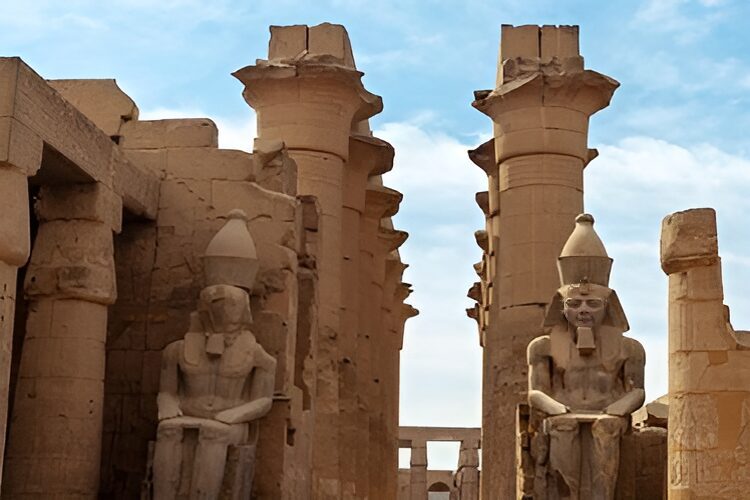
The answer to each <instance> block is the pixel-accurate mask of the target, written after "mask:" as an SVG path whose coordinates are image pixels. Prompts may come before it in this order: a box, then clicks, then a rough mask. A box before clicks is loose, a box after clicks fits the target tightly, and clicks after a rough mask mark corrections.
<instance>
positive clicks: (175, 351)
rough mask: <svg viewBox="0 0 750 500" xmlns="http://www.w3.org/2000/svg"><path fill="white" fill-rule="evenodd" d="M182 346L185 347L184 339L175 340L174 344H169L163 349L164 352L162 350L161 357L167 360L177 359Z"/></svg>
mask: <svg viewBox="0 0 750 500" xmlns="http://www.w3.org/2000/svg"><path fill="white" fill-rule="evenodd" d="M184 345H185V340H184V339H179V340H175V341H174V342H170V343H169V344H167V345H166V346H165V347H164V350H162V356H164V357H167V358H172V357H179V355H180V353H181V352H182V348H183V346H184Z"/></svg>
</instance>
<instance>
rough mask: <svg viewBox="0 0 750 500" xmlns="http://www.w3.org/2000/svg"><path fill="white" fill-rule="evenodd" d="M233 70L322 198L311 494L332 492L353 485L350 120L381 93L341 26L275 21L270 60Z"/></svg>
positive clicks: (302, 185) (270, 134) (374, 107)
mask: <svg viewBox="0 0 750 500" xmlns="http://www.w3.org/2000/svg"><path fill="white" fill-rule="evenodd" d="M234 76H236V77H237V78H238V79H239V80H240V81H241V82H242V83H243V84H244V85H245V90H244V92H243V96H244V97H245V100H246V101H247V102H248V104H250V106H252V107H253V108H254V109H255V110H256V113H257V118H258V137H259V138H260V139H278V140H282V141H284V143H285V144H286V146H287V149H288V151H289V155H290V156H291V157H292V158H293V159H294V160H295V161H296V163H297V166H298V178H297V187H298V189H297V192H298V194H299V195H314V196H316V197H317V199H318V203H319V205H320V210H321V217H320V223H319V224H320V225H319V234H320V253H319V257H320V258H319V260H318V271H319V277H320V278H319V290H320V295H319V297H320V305H319V311H320V312H319V328H318V334H319V337H318V339H317V343H316V346H317V347H316V348H317V352H316V354H315V357H316V363H317V383H316V394H315V395H314V396H313V397H314V400H315V401H314V406H315V417H314V418H315V421H314V425H313V428H314V431H313V452H312V453H313V497H315V498H339V497H340V496H341V495H344V494H352V493H353V492H354V488H355V485H354V484H353V482H352V479H353V478H352V477H351V475H349V474H345V475H346V476H347V477H346V479H345V480H344V481H343V483H342V470H346V469H347V468H348V467H349V464H346V463H342V459H341V450H342V447H343V446H344V443H341V442H340V429H342V427H341V424H342V421H341V417H340V415H341V411H342V407H341V399H340V398H341V396H340V389H341V379H340V377H341V370H340V366H341V364H342V363H344V362H345V360H344V359H343V358H344V356H342V351H341V344H342V338H343V337H344V336H346V335H355V334H356V332H345V331H344V330H343V329H342V324H341V317H342V315H341V311H342V307H343V306H344V299H343V295H342V282H343V279H345V276H344V274H343V271H344V264H343V258H344V250H343V243H344V237H343V236H342V228H343V225H344V220H343V219H344V213H343V212H344V172H345V164H346V162H347V160H348V159H349V137H350V132H351V128H352V123H357V122H360V121H362V120H365V119H367V118H369V117H370V116H373V115H374V114H376V113H378V112H380V110H381V109H382V102H381V100H380V98H379V97H378V96H375V95H373V94H371V93H370V92H368V91H367V90H365V88H364V86H363V85H362V82H361V76H362V73H360V72H359V71H357V70H356V68H355V65H354V58H353V56H352V50H351V44H350V42H349V37H348V35H347V33H346V30H345V29H344V27H343V26H340V25H332V24H327V23H326V24H321V25H318V26H312V27H309V28H308V27H307V26H272V27H271V42H270V45H269V55H268V60H265V61H264V60H259V61H258V62H257V64H256V65H253V66H247V67H245V68H242V69H240V70H239V71H237V72H235V73H234ZM343 343H344V344H347V342H343ZM344 392H345V393H346V390H345V391H344ZM344 410H345V411H346V410H347V408H345V409H344ZM344 483H345V484H344Z"/></svg>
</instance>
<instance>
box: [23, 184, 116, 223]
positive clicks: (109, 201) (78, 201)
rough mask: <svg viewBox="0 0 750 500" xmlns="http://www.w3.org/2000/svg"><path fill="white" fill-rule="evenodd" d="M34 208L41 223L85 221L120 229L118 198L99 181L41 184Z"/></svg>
mask: <svg viewBox="0 0 750 500" xmlns="http://www.w3.org/2000/svg"><path fill="white" fill-rule="evenodd" d="M34 211H35V212H36V215H37V217H38V218H39V220H40V221H44V222H46V221H54V220H61V221H65V220H88V221H95V222H101V223H103V224H106V225H107V226H108V227H109V228H110V229H111V230H112V231H114V232H116V233H119V232H120V230H121V229H122V199H121V198H120V196H119V195H117V194H116V193H115V192H114V191H113V190H111V189H110V188H108V187H107V186H105V185H104V184H102V183H100V182H92V183H89V184H63V185H51V186H49V185H48V186H42V188H41V190H40V191H39V197H38V198H37V201H36V203H35V204H34Z"/></svg>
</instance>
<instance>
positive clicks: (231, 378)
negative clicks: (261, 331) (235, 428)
mask: <svg viewBox="0 0 750 500" xmlns="http://www.w3.org/2000/svg"><path fill="white" fill-rule="evenodd" d="M257 348H258V344H257V343H256V341H255V339H254V337H253V336H252V334H250V333H249V332H242V333H240V334H239V335H238V336H237V338H236V339H235V340H234V342H233V343H232V344H231V345H227V346H226V347H225V350H224V352H223V354H221V355H210V354H208V353H206V350H205V337H204V336H203V334H197V333H195V334H193V333H189V334H188V335H186V336H185V340H184V341H183V345H182V349H181V350H180V351H181V352H180V360H179V366H180V375H181V378H182V380H181V384H180V386H181V395H180V401H181V403H180V407H181V409H182V412H183V414H185V415H188V416H194V417H202V418H214V416H215V415H216V413H218V412H220V411H222V410H226V409H229V408H234V407H236V406H239V405H241V404H243V403H244V402H246V401H247V398H248V394H247V392H248V387H249V384H250V382H251V380H250V379H251V377H252V371H253V369H254V368H255V366H256V364H257V363H256V361H255V352H256V350H257Z"/></svg>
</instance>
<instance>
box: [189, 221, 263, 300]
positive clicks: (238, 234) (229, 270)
mask: <svg viewBox="0 0 750 500" xmlns="http://www.w3.org/2000/svg"><path fill="white" fill-rule="evenodd" d="M227 219H228V220H227V222H226V223H225V224H224V226H223V227H222V228H221V229H219V232H217V233H216V235H215V236H214V237H213V238H212V239H211V241H210V242H209V243H208V246H207V247H206V252H205V254H204V256H203V273H204V275H205V279H206V286H210V285H233V286H237V287H240V288H244V289H245V290H247V291H248V292H250V291H251V290H252V288H253V285H254V284H255V277H256V275H257V274H258V267H259V266H260V263H259V261H258V252H257V250H256V249H255V242H254V241H253V237H252V236H251V235H250V232H249V231H248V229H247V215H246V214H245V212H243V211H242V210H239V209H235V210H232V211H231V212H229V214H227Z"/></svg>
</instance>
